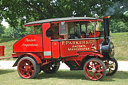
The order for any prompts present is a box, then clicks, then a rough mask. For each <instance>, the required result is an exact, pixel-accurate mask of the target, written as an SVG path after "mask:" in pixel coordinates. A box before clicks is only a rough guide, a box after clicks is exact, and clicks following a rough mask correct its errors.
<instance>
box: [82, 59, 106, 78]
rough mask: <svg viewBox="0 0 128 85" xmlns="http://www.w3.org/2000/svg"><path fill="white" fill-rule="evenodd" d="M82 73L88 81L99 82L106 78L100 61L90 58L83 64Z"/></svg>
mask: <svg viewBox="0 0 128 85" xmlns="http://www.w3.org/2000/svg"><path fill="white" fill-rule="evenodd" d="M83 72H84V75H85V77H86V78H87V79H88V80H94V81H96V80H101V79H103V78H104V77H105V76H106V66H105V64H104V63H103V61H101V60H100V59H98V58H91V59H89V60H87V61H86V62H85V64H84V67H83Z"/></svg>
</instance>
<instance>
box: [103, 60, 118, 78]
mask: <svg viewBox="0 0 128 85" xmlns="http://www.w3.org/2000/svg"><path fill="white" fill-rule="evenodd" d="M104 63H105V65H106V68H107V74H106V75H107V76H112V75H114V74H115V73H116V72H117V69H118V62H117V60H116V59H115V58H113V59H111V60H105V61H104Z"/></svg>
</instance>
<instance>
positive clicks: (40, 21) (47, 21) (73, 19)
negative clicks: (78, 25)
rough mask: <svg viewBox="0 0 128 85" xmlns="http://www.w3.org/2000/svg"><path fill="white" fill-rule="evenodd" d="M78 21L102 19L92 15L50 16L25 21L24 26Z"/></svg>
mask: <svg viewBox="0 0 128 85" xmlns="http://www.w3.org/2000/svg"><path fill="white" fill-rule="evenodd" d="M79 21H90V22H96V21H101V22H102V21H103V19H97V18H92V17H65V18H52V19H44V20H39V21H34V22H29V23H26V24H25V25H24V26H36V25H41V24H42V23H60V22H79Z"/></svg>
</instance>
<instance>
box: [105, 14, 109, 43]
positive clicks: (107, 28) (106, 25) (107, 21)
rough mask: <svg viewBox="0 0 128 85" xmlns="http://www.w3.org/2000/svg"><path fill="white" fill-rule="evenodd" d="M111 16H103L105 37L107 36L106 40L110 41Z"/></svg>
mask: <svg viewBox="0 0 128 85" xmlns="http://www.w3.org/2000/svg"><path fill="white" fill-rule="evenodd" d="M109 18H110V16H105V17H103V20H104V38H105V42H109V36H110V34H109V32H110V31H109Z"/></svg>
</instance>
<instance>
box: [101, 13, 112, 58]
mask: <svg viewBox="0 0 128 85" xmlns="http://www.w3.org/2000/svg"><path fill="white" fill-rule="evenodd" d="M109 18H110V16H105V17H103V23H104V39H105V41H104V42H103V43H102V44H101V45H100V53H101V54H102V55H103V56H104V57H106V58H113V57H114V45H113V43H112V42H111V41H110V39H109V36H110V30H109Z"/></svg>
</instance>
